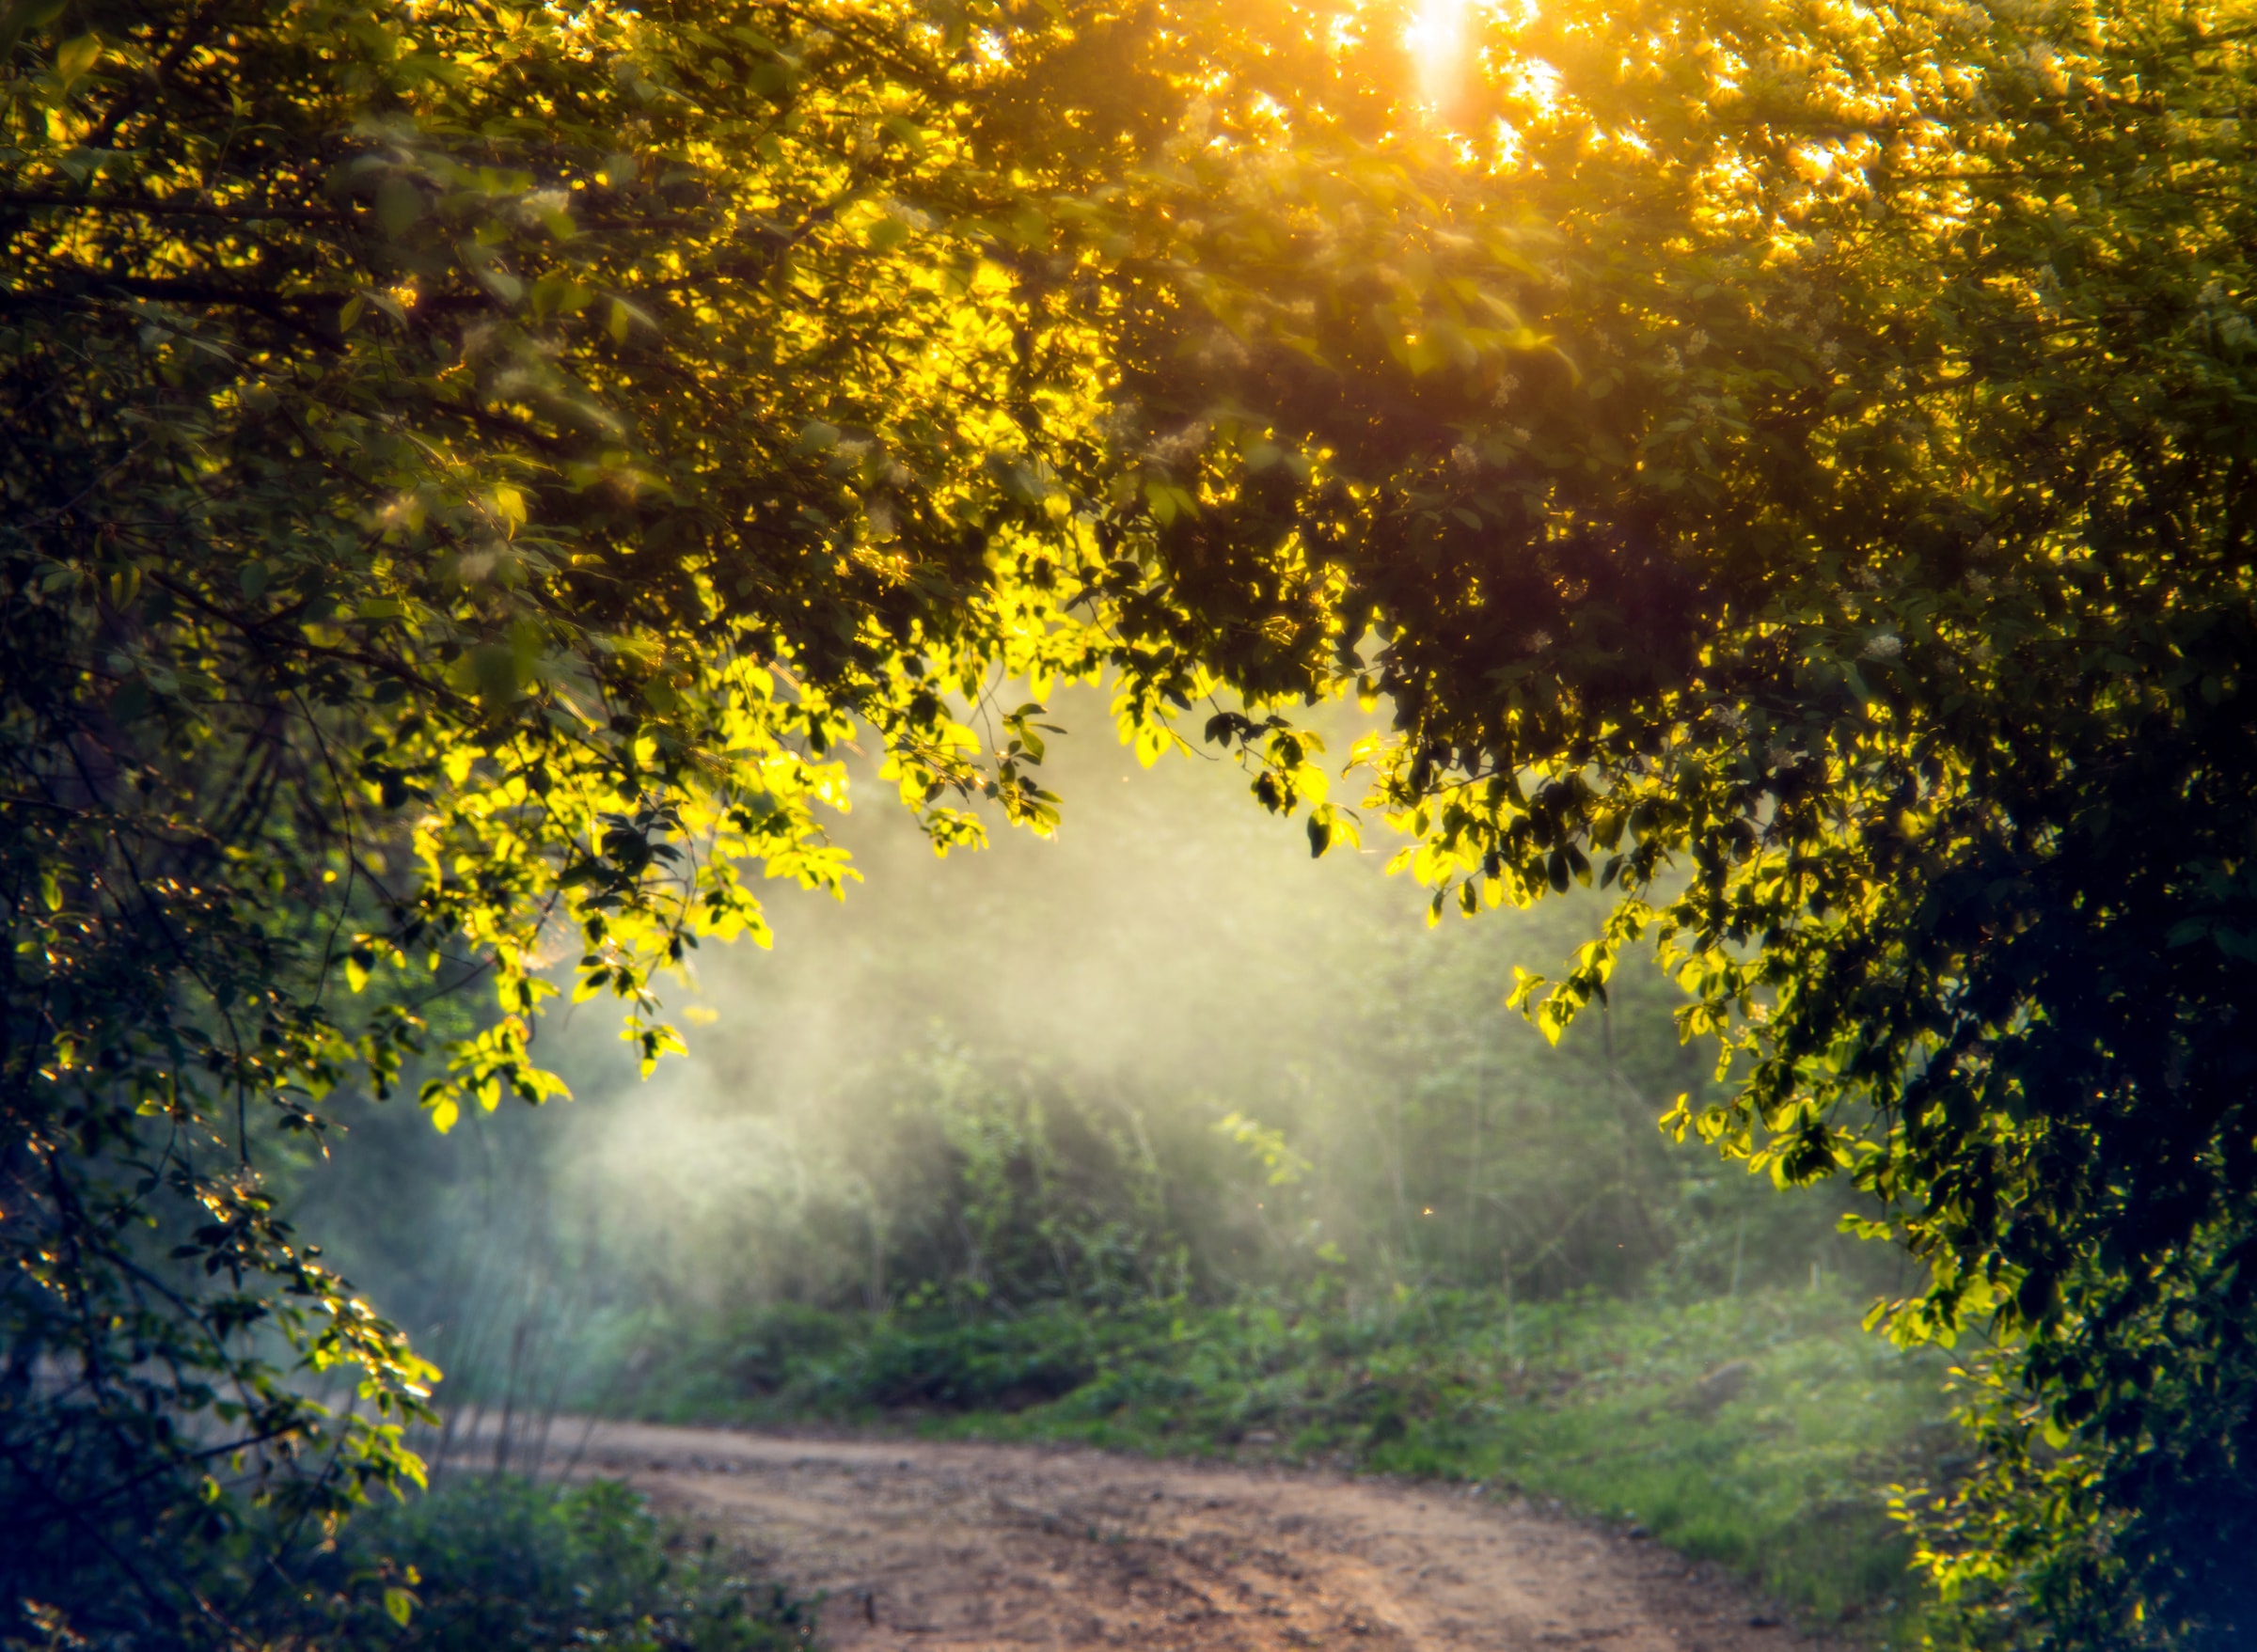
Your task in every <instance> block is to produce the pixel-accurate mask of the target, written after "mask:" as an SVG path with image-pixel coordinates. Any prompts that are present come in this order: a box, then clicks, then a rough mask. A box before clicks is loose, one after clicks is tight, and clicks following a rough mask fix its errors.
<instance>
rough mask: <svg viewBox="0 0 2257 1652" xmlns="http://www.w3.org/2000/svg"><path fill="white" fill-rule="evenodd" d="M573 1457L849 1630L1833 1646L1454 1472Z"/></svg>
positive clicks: (924, 1459)
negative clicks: (1461, 1480) (701, 1532)
mask: <svg viewBox="0 0 2257 1652" xmlns="http://www.w3.org/2000/svg"><path fill="white" fill-rule="evenodd" d="M580 1461H581V1471H583V1472H586V1471H594V1472H598V1473H604V1474H612V1475H617V1476H619V1477H621V1478H623V1479H625V1480H627V1481H630V1482H631V1483H633V1484H634V1485H635V1486H637V1487H639V1488H640V1489H642V1490H643V1491H644V1492H646V1493H647V1494H648V1495H649V1496H650V1497H651V1500H652V1502H653V1503H654V1505H655V1506H656V1507H658V1508H660V1509H663V1510H666V1511H669V1512H671V1513H675V1514H679V1515H682V1516H685V1517H687V1518H689V1519H690V1520H692V1521H693V1522H695V1523H697V1524H699V1525H702V1526H704V1527H707V1528H708V1529H713V1530H717V1531H718V1533H719V1534H720V1535H721V1536H722V1537H723V1538H724V1539H725V1540H728V1541H731V1542H733V1543H734V1544H736V1545H737V1546H739V1547H741V1548H743V1549H744V1550H746V1551H748V1552H749V1553H750V1554H751V1555H752V1556H754V1557H755V1558H757V1559H758V1560H759V1561H760V1562H761V1563H762V1564H763V1565H764V1566H765V1568H766V1569H767V1570H768V1572H769V1573H770V1574H771V1575H773V1576H774V1577H776V1578H777V1579H778V1580H779V1581H782V1582H785V1583H786V1584H788V1585H789V1586H791V1587H792V1588H793V1589H794V1590H795V1591H797V1592H799V1593H802V1594H809V1595H812V1594H815V1593H818V1592H820V1593H822V1594H824V1595H825V1596H827V1597H828V1598H827V1599H826V1601H825V1604H824V1607H823V1610H822V1614H821V1625H822V1634H823V1639H824V1642H825V1644H827V1645H828V1646H829V1647H830V1648H833V1649H834V1652H857V1649H861V1648H869V1649H873V1652H875V1649H876V1648H881V1647H883V1648H918V1649H920V1652H986V1649H990V1648H998V1649H1000V1648H1006V1647H1044V1648H1059V1649H1065V1648H1081V1647H1100V1646H1102V1647H1134V1648H1139V1649H1140V1652H1224V1649H1229V1652H1272V1649H1280V1652H1282V1649H1284V1648H1301V1647H1325V1648H1353V1649H1354V1652H1413V1649H1415V1652H1539V1649H1540V1652H1556V1649H1558V1648H1564V1647H1591V1648H1602V1649H1603V1652H1789V1648H1791V1647H1792V1648H1799V1649H1800V1652H1818V1649H1819V1648H1820V1647H1821V1645H1822V1644H1821V1643H1818V1642H1815V1641H1810V1640H1806V1639H1804V1638H1803V1637H1801V1636H1799V1635H1798V1634H1796V1633H1795V1631H1793V1630H1792V1629H1791V1628H1786V1627H1785V1626H1783V1625H1780V1624H1778V1623H1777V1622H1776V1620H1774V1619H1773V1618H1771V1617H1770V1616H1768V1615H1767V1614H1765V1613H1762V1612H1761V1611H1760V1609H1759V1608H1758V1607H1756V1606H1755V1605H1753V1604H1751V1602H1750V1600H1749V1598H1748V1597H1747V1596H1746V1595H1745V1594H1744V1592H1742V1591H1741V1590H1740V1589H1738V1588H1737V1587H1735V1586H1734V1585H1732V1584H1731V1583H1730V1582H1729V1581H1726V1580H1724V1579H1721V1578H1719V1577H1716V1576H1714V1575H1713V1574H1712V1573H1711V1572H1710V1571H1709V1570H1708V1569H1707V1568H1703V1567H1695V1566H1690V1565H1688V1564H1687V1563H1686V1562H1685V1561H1684V1560H1683V1559H1682V1558H1681V1556H1678V1555H1675V1554H1672V1553H1670V1552H1669V1551H1668V1550H1664V1549H1661V1548H1659V1547H1658V1546H1657V1545H1654V1544H1652V1543H1649V1542H1644V1541H1640V1540H1636V1539H1634V1538H1631V1537H1628V1536H1625V1535H1621V1534H1616V1533H1613V1532H1610V1531H1608V1530H1606V1529H1604V1528H1602V1527H1600V1526H1597V1525H1593V1524H1590V1523H1586V1522H1583V1521H1578V1520H1575V1519H1572V1518H1565V1517H1561V1516H1556V1515H1551V1514H1547V1513H1545V1512H1543V1511H1541V1510H1538V1509H1535V1508H1531V1507H1530V1506H1529V1505H1527V1504H1526V1503H1520V1502H1517V1501H1516V1502H1503V1501H1499V1500H1495V1499H1491V1498H1486V1497H1483V1496H1480V1495H1479V1494H1477V1493H1476V1492H1473V1491H1469V1490H1467V1489H1464V1488H1460V1487H1446V1486H1442V1485H1436V1484H1419V1483H1409V1482H1395V1481H1386V1480H1377V1479H1355V1478H1349V1477H1345V1476H1341V1475H1336V1474H1326V1473H1320V1472H1309V1471H1300V1470H1285V1469H1269V1468H1258V1467H1255V1468H1250V1467H1232V1466H1221V1465H1215V1464H1209V1463H1192V1462H1167V1461H1154V1460H1150V1459H1146V1458H1141V1457H1123V1456H1114V1455H1109V1454H1105V1453H1101V1452H1095V1451H1087V1450H1081V1449H1077V1448H1070V1447H1037V1446H1018V1445H981V1444H968V1443H955V1442H948V1443H942V1442H936V1441H924V1440H868V1439H861V1440H830V1439H812V1438H802V1437H797V1436H789V1437H786V1436H776V1435H765V1434H749V1433H739V1432H734V1431H732V1430H727V1429H718V1428H670V1427H661V1426H657V1425H655V1424H600V1425H598V1426H597V1427H596V1428H595V1429H594V1430H593V1432H592V1435H591V1437H590V1439H589V1440H588V1443H587V1445H586V1447H585V1448H584V1449H583V1453H582V1455H581V1459H580Z"/></svg>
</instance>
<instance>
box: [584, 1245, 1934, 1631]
mask: <svg viewBox="0 0 2257 1652" xmlns="http://www.w3.org/2000/svg"><path fill="white" fill-rule="evenodd" d="M1860 1307H1861V1304H1858V1303H1855V1302H1852V1301H1849V1300H1846V1299H1844V1298H1841V1297H1839V1296H1838V1295H1835V1294H1832V1293H1830V1292H1806V1291H1793V1290H1771V1291H1765V1292H1761V1293H1757V1294H1752V1295H1743V1296H1740V1297H1736V1298H1719V1299H1714V1300H1710V1301H1705V1302H1698V1303H1692V1304H1674V1305H1673V1304H1662V1303H1656V1302H1652V1301H1635V1302H1632V1301H1621V1300H1618V1299H1609V1298H1584V1299H1578V1300H1569V1301H1564V1302H1553V1303H1543V1304H1537V1305H1526V1304H1523V1305H1519V1306H1517V1307H1516V1306H1514V1305H1512V1304H1509V1303H1507V1301H1505V1300H1504V1299H1503V1298H1501V1297H1499V1296H1497V1295H1495V1294H1488V1295H1483V1294H1474V1293H1454V1292H1452V1293H1433V1294H1419V1295H1411V1296H1406V1297H1404V1298H1399V1299H1397V1300H1394V1301H1390V1302H1386V1303H1383V1304H1381V1305H1378V1306H1374V1307H1370V1308H1366V1309H1364V1310H1361V1311H1350V1310H1348V1309H1345V1308H1342V1307H1339V1306H1336V1305H1335V1306H1333V1307H1330V1308H1327V1309H1324V1310H1310V1309H1306V1308H1299V1309H1297V1308H1292V1307H1288V1306H1284V1305H1279V1304H1265V1303H1261V1302H1249V1303H1244V1304H1240V1305H1238V1306H1233V1307H1228V1308H1209V1309H1193V1308H1187V1307H1180V1306H1160V1307H1144V1308H1136V1309H1130V1310H1125V1311H1118V1312H1092V1311H1088V1310H1081V1309H1074V1308H1067V1307H1063V1306H1061V1307H1052V1308H1045V1309H1040V1310H1036V1311H1033V1312H1028V1313H1024V1314H1018V1315H1016V1316H1012V1317H1002V1316H1000V1315H999V1316H991V1317H986V1318H983V1319H978V1320H971V1321H965V1320H953V1321H952V1320H947V1319H934V1320H921V1319H919V1318H918V1317H916V1316H914V1315H909V1314H898V1313H897V1314H892V1315H886V1316H877V1317H872V1316H867V1315H858V1314H840V1313H830V1312H823V1311H817V1310H812V1309H794V1308H780V1309H773V1310H769V1311H766V1312H764V1313H759V1314H748V1315H744V1316H740V1317H736V1318H720V1317H716V1318H711V1319H707V1320H705V1321H704V1322H702V1323H701V1324H695V1325H688V1326H682V1325H674V1326H670V1327H667V1328H664V1329H660V1328H656V1327H654V1326H651V1325H648V1324H645V1325H643V1326H641V1327H639V1328H637V1329H636V1330H634V1331H629V1330H627V1329H626V1328H624V1327H623V1328H620V1332H619V1334H620V1335H621V1336H622V1337H623V1339H628V1340H632V1341H634V1342H637V1343H640V1344H642V1345H665V1346H668V1347H669V1348H670V1354H669V1357H668V1358H667V1359H666V1360H665V1361H663V1362H659V1363H657V1364H655V1366H654V1367H653V1368H652V1369H650V1370H648V1371H645V1372H641V1373H639V1374H637V1375H636V1377H635V1378H634V1380H633V1381H632V1383H631V1385H629V1386H627V1387H624V1388H621V1387H616V1386H615V1387H614V1388H613V1392H614V1393H615V1394H622V1395H623V1396H625V1405H624V1407H623V1408H627V1409H631V1410H633V1411H635V1412H636V1413H638V1414H639V1415H643V1416H647V1417H653V1418H659V1419H667V1420H674V1421H691V1420H695V1421H705V1422H714V1421H731V1422H740V1423H748V1424H789V1423H796V1422H806V1421H810V1420H818V1419H820V1420H829V1421H834V1422H840V1423H850V1424H862V1425H869V1424H887V1423H893V1424H900V1423H908V1424H912V1425H914V1426H916V1427H917V1428H918V1429H919V1430H920V1431H921V1432H924V1433H928V1434H934V1435H944V1436H951V1437H965V1438H980V1439H989V1440H1079V1441H1082V1442H1086V1443H1088V1444H1091V1445H1096V1446H1102V1447H1107V1448H1111V1449H1114V1450H1124V1451H1136V1452H1145V1453H1152V1454H1159V1455H1231V1456H1236V1457H1240V1458H1250V1457H1259V1458H1263V1459H1269V1460H1276V1461H1284V1462H1295V1463H1304V1464H1317V1465H1324V1466H1330V1467H1334V1468H1341V1469H1352V1470H1357V1471H1371V1472H1381V1473H1397V1474H1408V1475H1418V1476H1424V1477H1429V1478H1436V1479H1444V1480H1455V1481H1460V1482H1480V1483H1483V1484H1484V1485H1485V1487H1487V1488H1488V1489H1489V1490H1491V1491H1492V1493H1493V1494H1496V1495H1499V1496H1515V1495H1517V1496H1524V1497H1528V1498H1532V1499H1536V1500H1539V1501H1544V1502H1556V1503H1559V1504H1561V1505H1563V1506H1565V1507H1568V1508H1571V1509H1574V1510H1576V1511H1578V1512H1581V1513H1584V1514H1587V1515H1593V1516H1598V1517H1600V1518H1606V1519H1610V1520H1613V1521H1617V1522H1619V1523H1621V1524H1623V1525H1626V1526H1634V1527H1637V1528H1640V1529H1642V1530H1643V1531H1644V1532H1645V1533H1647V1534H1650V1535H1651V1536H1652V1537H1654V1538H1656V1539H1658V1540H1659V1541H1661V1542H1664V1543H1666V1544H1668V1545H1670V1546H1671V1547H1672V1548H1674V1549H1676V1550H1680V1551H1681V1552H1683V1553H1685V1554H1686V1555H1688V1556H1692V1557H1695V1558H1698V1559H1703V1560H1710V1561H1713V1562H1716V1563H1718V1564H1719V1565H1724V1566H1726V1567H1728V1568H1730V1569H1732V1570H1734V1571H1736V1572H1738V1573H1739V1574H1741V1575H1742V1576H1744V1577H1745V1578H1747V1579H1749V1580H1750V1581H1753V1582H1755V1583H1757V1584H1758V1585H1760V1587H1761V1588H1762V1589H1764V1590H1765V1591H1766V1592H1767V1593H1769V1594H1771V1595H1772V1596H1774V1597H1776V1598H1778V1599H1779V1600H1781V1601H1782V1602H1783V1603H1785V1604H1786V1605H1788V1606H1790V1607H1791V1609H1793V1610H1794V1611H1795V1613H1797V1614H1798V1615H1800V1616H1802V1617H1804V1618H1805V1619H1807V1620H1812V1621H1823V1622H1830V1623H1833V1624H1838V1625H1844V1624H1852V1623H1855V1624H1859V1625H1861V1626H1862V1628H1863V1630H1864V1632H1867V1633H1870V1634H1871V1635H1873V1636H1875V1637H1890V1636H1896V1635H1904V1634H1909V1633H1910V1632H1911V1631H1912V1626H1913V1623H1914V1620H1915V1619H1916V1617H1917V1615H1918V1600H1917V1598H1916V1584H1915V1582H1914V1580H1913V1579H1912V1578H1911V1577H1910V1575H1909V1574H1908V1572H1907V1564H1908V1562H1909V1559H1910V1553H1911V1548H1910V1544H1909V1542H1908V1540H1907V1539H1906V1538H1905V1537H1904V1535H1903V1534H1902V1533H1901V1532H1900V1531H1899V1530H1898V1529H1897V1528H1896V1526H1895V1525H1894V1524H1893V1523H1892V1522H1891V1521H1890V1519H1889V1518H1888V1516H1887V1512H1886V1499H1887V1487H1889V1486H1890V1485H1891V1484H1892V1483H1894V1482H1910V1481H1927V1482H1929V1483H1932V1484H1933V1483H1934V1482H1936V1481H1938V1480H1942V1479H1948V1478H1949V1477H1950V1476H1951V1475H1952V1474H1953V1473H1954V1472H1956V1471H1958V1469H1959V1468H1960V1467H1961V1466H1962V1465H1961V1463H1960V1461H1959V1459H1958V1457H1957V1453H1958V1452H1959V1451H1960V1450H1961V1440H1962V1437H1961V1435H1960V1433H1959V1431H1958V1430H1957V1428H1956V1427H1955V1426H1954V1425H1953V1424H1951V1422H1950V1421H1949V1416H1948V1414H1947V1408H1946V1406H1945V1402H1944V1398H1943V1393H1942V1385H1943V1379H1944V1369H1945V1367H1944V1361H1942V1360H1941V1359H1940V1358H1939V1357H1937V1356H1936V1355H1934V1354H1906V1353H1903V1352H1901V1351H1899V1350H1897V1349H1895V1348H1893V1347H1892V1346H1890V1345H1888V1344H1887V1343H1886V1341H1885V1340H1883V1339H1881V1338H1879V1337H1876V1336H1873V1335H1871V1334H1870V1333H1868V1332H1866V1331H1864V1330H1862V1329H1860V1328H1859V1324H1858V1319H1859V1309H1860ZM621 1345H623V1344H621ZM616 1380H617V1378H616V1376H615V1378H614V1381H615V1382H616ZM615 1404H616V1402H615Z"/></svg>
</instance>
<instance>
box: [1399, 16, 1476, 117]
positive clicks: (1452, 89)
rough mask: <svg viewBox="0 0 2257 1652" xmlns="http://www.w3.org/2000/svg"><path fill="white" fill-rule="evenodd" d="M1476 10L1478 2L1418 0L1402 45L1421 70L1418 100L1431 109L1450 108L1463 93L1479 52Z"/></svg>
mask: <svg viewBox="0 0 2257 1652" xmlns="http://www.w3.org/2000/svg"><path fill="white" fill-rule="evenodd" d="M1475 9H1476V0H1419V4H1418V7H1417V9H1416V10H1415V11H1413V14H1412V18H1411V23H1410V25H1409V26H1408V27H1407V28H1405V29H1404V30H1403V45H1404V47H1405V49H1406V50H1408V51H1409V52H1410V54H1411V61H1412V62H1413V65H1415V66H1416V68H1417V70H1418V90H1419V99H1420V101H1421V102H1424V103H1425V104H1426V105H1427V106H1428V108H1429V109H1433V110H1436V111H1442V110H1446V109H1448V108H1449V107H1450V106H1451V105H1452V104H1454V103H1456V102H1458V100H1459V97H1460V94H1461V93H1462V92H1463V90H1464V87H1465V83H1466V76H1467V72H1468V71H1469V70H1470V69H1471V68H1472V66H1473V57H1474V54H1475V51H1476V46H1475V40H1474V29H1473V26H1472V24H1473V17H1474V12H1475Z"/></svg>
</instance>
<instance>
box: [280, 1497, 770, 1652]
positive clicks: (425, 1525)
mask: <svg viewBox="0 0 2257 1652" xmlns="http://www.w3.org/2000/svg"><path fill="white" fill-rule="evenodd" d="M320 1572H321V1573H322V1574H323V1577H324V1581H326V1582H327V1583H328V1584H329V1588H328V1590H327V1592H326V1593H327V1600H326V1602H325V1604H326V1606H327V1609H328V1610H329V1611H330V1612H331V1613H333V1614H334V1628H333V1630H332V1632H331V1634H330V1636H329V1637H328V1638H327V1641H326V1644H327V1645H328V1646H329V1647H333V1648H335V1649H336V1652H348V1649H350V1652H359V1649H360V1648H363V1647H367V1648H376V1647H384V1648H387V1649H397V1652H407V1649H409V1648H414V1649H416V1652H423V1649H429V1652H534V1649H536V1648H547V1647H566V1646H570V1647H615V1648H620V1649H622V1652H627V1649H633V1652H644V1649H649V1652H658V1649H659V1648H667V1649H669V1652H672V1649H677V1648H678V1649H680V1652H771V1649H781V1648H784V1647H795V1646H806V1645H808V1644H811V1642H812V1636H813V1615H812V1613H808V1612H806V1611H804V1610H803V1609H802V1607H801V1606H799V1605H798V1604H797V1603H796V1602H794V1601H792V1600H791V1599H789V1598H788V1597H786V1596H785V1595H784V1593H783V1592H782V1590H781V1589H780V1588H777V1587H776V1586H774V1585H772V1584H764V1583H758V1582H755V1581H752V1580H750V1579H748V1578H746V1577H744V1576H743V1575H741V1574H739V1573H738V1572H737V1571H736V1570H734V1568H733V1567H732V1566H731V1565H730V1564H729V1562H728V1559H727V1557H726V1556H724V1555H723V1554H721V1553H720V1552H719V1551H718V1549H717V1547H716V1545H715V1544H714V1542H713V1540H712V1539H711V1538H710V1537H708V1538H706V1539H704V1540H703V1541H702V1543H694V1542H693V1541H692V1540H691V1539H689V1538H687V1536H686V1535H684V1534H680V1533H676V1532H671V1531H669V1530H668V1529H666V1528H665V1527H663V1526H662V1525H661V1524H660V1523H659V1522H658V1521H657V1520H656V1519H655V1518H654V1517H653V1516H652V1515H651V1513H650V1511H649V1510H648V1509H647V1508H646V1507H645V1506H644V1504H643V1502H642V1499H641V1498H640V1497H639V1495H637V1494H636V1493H635V1492H634V1491H632V1490H630V1489H629V1488H628V1487H624V1486H622V1485H620V1484H618V1483H616V1482H613V1481H595V1482H593V1483H592V1484H589V1485H585V1486H576V1487H547V1486H534V1485H530V1484H528V1483H527V1482H525V1481H522V1480H512V1479H497V1478H491V1477H481V1478H476V1479H470V1478H464V1479H457V1480H454V1481H451V1482H450V1483H448V1484H446V1485H445V1486H443V1487H441V1488H440V1489H438V1490H436V1491H434V1492H432V1493H430V1494H428V1495H425V1496H422V1497H418V1498H416V1499H414V1500H412V1501H410V1502H408V1503H404V1504H399V1505H395V1506H393V1507H390V1508H384V1509H377V1510H371V1512H370V1513H369V1514H368V1515H367V1516H365V1517H363V1518H361V1519H359V1520H356V1521H355V1522H353V1523H352V1524H351V1525H350V1526H349V1527H348V1528H347V1529H346V1533H345V1534H344V1537H343V1540H342V1541H340V1542H339V1544H338V1545H337V1547H336V1549H335V1550H333V1551H332V1552H331V1553H330V1554H328V1555H325V1556H324V1557H323V1564H322V1565H321V1567H320ZM402 1619H404V1621H402Z"/></svg>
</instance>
